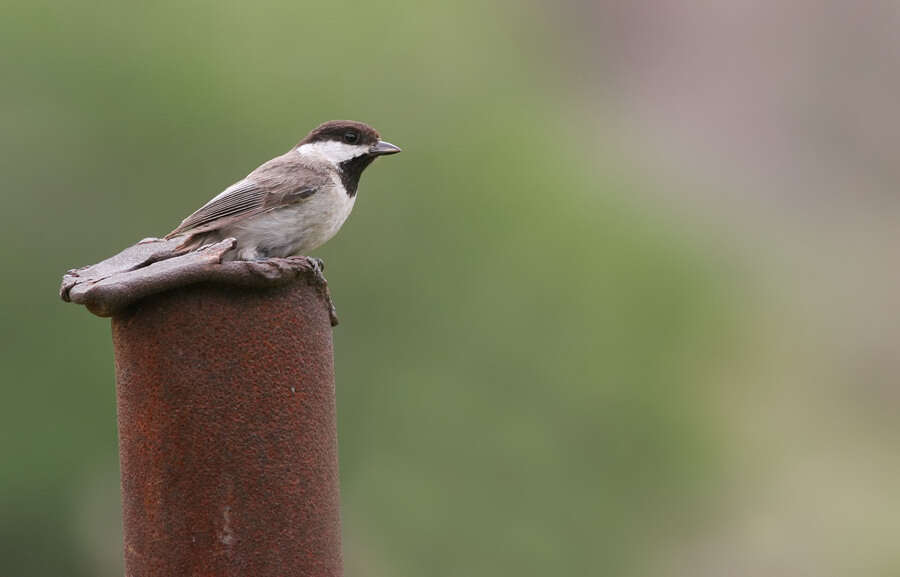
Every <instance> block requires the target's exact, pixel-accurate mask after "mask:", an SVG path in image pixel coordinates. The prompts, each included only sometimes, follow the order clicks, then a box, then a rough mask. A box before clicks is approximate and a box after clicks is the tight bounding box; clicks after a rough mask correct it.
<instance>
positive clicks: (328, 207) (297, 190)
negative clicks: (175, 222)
mask: <svg viewBox="0 0 900 577" xmlns="http://www.w3.org/2000/svg"><path fill="white" fill-rule="evenodd" d="M396 152H400V149H399V148H397V147H396V146H394V145H392V144H390V143H388V142H384V141H382V140H380V138H379V135H378V132H377V131H375V129H373V128H371V127H369V126H367V125H365V124H363V123H360V122H353V121H346V120H342V121H331V122H326V123H324V124H322V125H320V126H319V127H317V128H316V129H315V130H313V131H312V132H310V133H309V134H308V135H307V136H306V137H305V138H304V139H303V140H301V141H300V142H299V143H298V144H297V146H296V147H294V148H292V149H291V150H290V151H288V152H286V153H285V154H282V155H281V156H278V157H276V158H273V159H272V160H270V161H268V162H266V163H264V164H263V165H261V166H260V167H259V168H257V169H256V170H254V171H253V172H251V173H250V174H249V175H247V177H246V178H244V179H243V180H241V181H239V182H236V183H235V184H233V185H231V186H230V187H228V188H227V189H225V190H224V191H223V192H222V193H221V194H219V195H218V196H216V197H215V198H213V199H212V200H211V201H209V202H208V203H206V204H205V205H204V206H203V207H201V208H200V209H199V210H197V211H196V212H194V213H193V214H191V215H190V216H189V217H187V218H186V219H184V221H182V223H181V224H180V225H179V226H178V228H176V229H175V230H173V231H172V232H171V233H169V234H168V235H166V238H167V239H168V238H174V237H178V236H184V237H185V238H184V241H183V242H182V243H181V245H180V246H179V250H183V251H187V250H194V249H196V248H199V247H201V246H204V245H206V244H209V243H212V242H217V241H219V240H222V239H224V238H228V237H234V238H235V239H237V246H236V247H235V249H234V251H233V254H232V255H230V258H232V259H242V260H255V259H259V258H265V257H269V256H289V255H292V254H298V253H301V252H304V251H308V250H312V249H314V248H317V247H318V246H321V245H322V244H324V243H325V242H326V241H328V240H329V239H330V238H331V237H332V236H334V234H335V233H337V231H338V230H339V229H340V227H341V225H343V223H344V221H345V220H346V219H347V217H348V216H349V215H350V211H351V210H352V208H353V205H354V203H355V201H356V191H357V187H358V184H359V178H360V175H361V174H362V172H363V170H365V168H366V167H367V166H368V165H369V164H371V162H372V161H373V160H375V158H377V157H378V156H381V155H386V154H394V153H396Z"/></svg>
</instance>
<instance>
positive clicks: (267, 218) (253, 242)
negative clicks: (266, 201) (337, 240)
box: [222, 181, 356, 260]
mask: <svg viewBox="0 0 900 577" xmlns="http://www.w3.org/2000/svg"><path fill="white" fill-rule="evenodd" d="M338 182H339V181H338ZM355 202H356V196H355V195H354V196H353V197H352V198H351V197H349V196H348V195H347V193H346V192H344V188H343V187H342V186H339V185H337V183H336V185H335V186H328V187H325V188H322V189H321V190H319V191H317V192H316V193H315V194H313V195H312V196H311V197H309V198H308V199H305V200H302V201H300V202H298V203H297V204H294V205H291V206H289V207H285V208H277V209H274V210H271V211H269V212H264V213H262V214H259V215H257V216H254V217H251V218H248V219H246V220H242V221H240V222H237V223H235V224H233V225H231V226H229V227H227V228H224V229H222V233H223V236H226V237H228V236H233V237H235V238H237V240H238V244H237V251H236V252H237V257H238V258H239V259H242V260H252V259H255V258H262V257H269V256H274V257H285V256H290V255H294V254H302V253H306V252H308V251H311V250H313V249H316V248H318V247H320V246H322V245H323V244H325V243H326V242H328V241H329V240H330V239H331V238H332V237H333V236H334V235H335V234H337V231H338V230H340V228H341V226H342V225H343V224H344V222H345V221H346V220H347V217H348V216H350V211H351V210H353V205H354V203H355Z"/></svg>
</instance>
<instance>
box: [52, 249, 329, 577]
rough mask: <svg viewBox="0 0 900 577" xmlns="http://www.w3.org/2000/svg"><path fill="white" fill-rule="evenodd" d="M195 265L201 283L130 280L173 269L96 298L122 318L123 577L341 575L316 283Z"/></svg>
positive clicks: (280, 265)
mask: <svg viewBox="0 0 900 577" xmlns="http://www.w3.org/2000/svg"><path fill="white" fill-rule="evenodd" d="M136 246H137V245H136ZM209 254H215V250H213V251H211V252H208V253H207V255H209ZM114 258H115V257H114ZM177 258H184V257H177ZM188 258H192V259H194V260H190V261H187V262H184V263H183V264H182V265H179V266H186V267H192V266H195V267H197V268H196V270H195V271H194V273H190V274H188V273H186V272H185V271H184V270H180V271H179V270H176V271H175V272H174V273H173V272H172V271H169V272H168V273H164V271H162V270H157V271H156V272H153V271H151V272H152V275H150V276H149V277H143V278H135V277H132V278H128V276H127V275H133V274H136V273H137V274H145V275H146V274H148V273H147V271H149V270H150V269H152V268H153V267H154V266H157V267H158V266H160V265H162V266H167V265H166V263H169V265H168V266H172V263H173V261H176V260H177V259H175V258H173V259H166V260H164V261H160V262H155V263H153V264H147V263H146V262H145V263H143V266H142V267H141V268H139V269H137V270H126V271H122V270H121V267H120V268H119V269H118V271H117V272H114V273H113V276H117V275H118V276H120V278H119V280H118V281H115V282H110V281H108V280H107V281H104V280H99V281H97V280H96V279H97V278H100V277H104V274H97V275H95V276H94V277H92V278H94V280H93V281H91V282H90V283H86V284H92V287H91V290H96V287H97V286H104V285H103V282H107V285H106V286H109V287H112V288H113V289H115V290H112V292H109V293H103V294H104V295H105V296H97V297H96V298H95V300H93V301H90V302H92V303H93V304H94V305H95V306H98V307H100V309H101V311H103V312H107V313H110V311H115V313H114V314H113V313H111V314H113V319H112V329H113V343H114V345H115V356H116V389H117V396H118V419H119V449H120V460H121V469H122V505H123V523H124V538H125V562H126V575H127V576H128V577H160V576H192V577H193V576H197V577H219V576H221V577H225V576H241V577H245V576H246V577H269V576H276V575H277V576H279V577H285V576H288V577H290V576H316V577H329V576H337V575H341V574H342V569H341V554H340V518H339V509H338V508H339V499H338V461H337V435H336V420H335V400H334V372H333V365H332V363H333V360H332V358H333V357H332V334H331V317H330V307H329V305H328V302H327V299H326V297H325V295H324V293H323V292H322V291H321V290H320V286H319V283H317V282H304V281H303V280H302V278H301V277H304V276H307V277H309V276H312V277H315V276H316V275H318V276H321V275H320V274H319V273H318V270H317V269H316V270H315V271H312V270H311V268H313V267H311V265H310V264H309V262H307V260H306V259H273V261H279V262H277V263H276V264H274V265H272V264H271V263H270V264H265V261H264V262H263V263H222V264H217V262H218V261H217V260H216V259H217V257H212V258H211V260H206V261H204V260H203V257H202V255H201V257H200V258H198V257H197V256H196V255H195V256H194V257H188ZM101 264H102V263H101ZM95 266H99V265H95ZM130 266H131V265H129V267H130ZM270 266H272V267H274V269H271V270H270ZM129 267H125V268H129ZM211 267H232V268H229V269H228V270H225V271H224V272H223V271H222V270H219V271H218V273H216V272H215V271H213V270H212V268H211ZM292 267H293V268H292ZM88 268H91V267H88ZM85 270H87V269H82V272H83V271H85ZM140 270H142V271H144V272H143V273H139V272H138V271H140ZM260 270H263V271H268V272H270V273H271V272H272V270H274V271H275V272H274V273H272V275H271V276H272V278H276V279H277V282H259V278H260V277H259V274H262V273H260ZM285 270H287V271H288V272H284V271H285ZM248 271H250V272H248ZM298 271H299V272H298ZM76 272H77V271H76ZM300 273H303V274H300ZM70 274H71V273H70ZM165 274H169V275H172V274H174V275H175V276H176V277H177V279H180V281H179V282H182V281H185V279H188V281H185V282H186V283H187V284H182V285H181V286H177V283H175V284H172V282H173V280H172V278H171V277H169V278H168V280H166V281H164V282H163V281H160V280H159V279H160V278H162V277H160V276H159V275H163V277H164V276H165ZM192 274H194V275H195V276H191V275H192ZM216 274H219V276H218V277H217V276H216ZM122 275H125V276H124V277H122ZM154 275H155V276H154ZM178 275H181V276H178ZM89 277H90V274H87V275H83V276H82V278H89ZM195 277H196V278H195ZM285 277H287V278H288V280H285ZM105 278H106V279H109V278H113V277H112V276H106V277H105ZM123 278H124V280H123ZM154 278H155V279H156V280H155V281H154V280H153V279H154ZM262 278H268V277H266V276H265V274H263V276H262ZM148 279H149V280H148ZM223 279H224V280H223ZM235 279H238V280H237V281H236V280H235ZM248 279H251V280H248ZM253 279H255V280H253ZM298 279H299V280H298ZM76 280H77V279H76ZM70 281H71V279H70ZM211 281H216V282H211ZM219 281H222V282H219ZM289 281H290V282H289ZM153 282H157V285H155V288H156V289H160V290H150V291H149V292H146V294H142V295H141V296H142V298H138V299H135V298H133V297H132V296H129V295H125V296H123V294H124V293H123V292H122V290H121V286H131V287H132V288H133V287H135V286H138V287H141V286H143V287H145V288H146V287H147V286H149V285H152V283H153ZM123 283H124V285H123ZM128 283H132V284H130V285H129V284H128ZM142 283H143V284H142ZM77 284H78V282H75V283H73V284H71V285H70V287H69V288H70V289H71V288H73V287H75V286H76V285H77ZM117 286H118V287H119V288H116V287H117ZM160 287H162V288H160ZM176 287H177V288H176ZM151 288H153V287H151ZM64 289H65V281H64ZM173 289H174V290H173ZM117 290H118V291H119V292H116V291H117ZM89 292H90V291H86V292H85V293H84V294H87V293H89ZM98 294H99V293H98ZM110 295H112V296H110ZM72 300H75V299H74V298H73V299H72ZM88 300H89V299H88ZM82 302H85V301H82ZM111 302H114V303H115V304H114V306H109V303H111ZM123 302H127V304H122V303H123Z"/></svg>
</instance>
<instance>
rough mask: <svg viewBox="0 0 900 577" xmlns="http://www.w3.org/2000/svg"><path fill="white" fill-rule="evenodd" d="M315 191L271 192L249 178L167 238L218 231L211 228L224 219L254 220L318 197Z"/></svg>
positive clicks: (282, 189)
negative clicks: (249, 217) (261, 215)
mask: <svg viewBox="0 0 900 577" xmlns="http://www.w3.org/2000/svg"><path fill="white" fill-rule="evenodd" d="M316 188H317V187H314V186H312V185H305V186H300V187H298V188H295V187H293V186H291V187H289V188H288V189H287V190H285V189H284V188H283V187H275V188H274V189H272V188H267V187H263V186H260V184H259V183H258V182H255V181H253V180H250V179H249V178H246V179H244V180H241V181H239V182H236V183H234V184H232V185H231V186H229V187H228V188H226V189H225V190H224V191H222V192H221V193H220V194H219V195H218V196H216V197H215V198H213V199H212V200H210V201H209V202H207V203H206V204H204V205H203V206H202V207H200V208H199V209H198V210H197V211H196V212H194V213H193V214H192V215H190V216H189V217H187V218H186V219H184V220H183V221H181V224H180V225H178V228H176V229H175V230H173V231H172V232H170V233H169V234H167V235H166V238H171V237H173V236H177V235H179V234H184V233H187V232H191V231H197V232H199V230H198V229H200V228H203V229H205V230H211V229H214V228H216V227H215V226H211V225H214V224H215V223H216V222H217V221H223V222H224V220H225V219H227V220H229V221H232V220H234V218H235V217H246V216H251V215H254V214H258V213H260V212H263V211H264V210H269V209H271V208H277V207H278V206H281V205H286V204H292V203H294V202H297V201H299V200H303V199H306V198H309V197H310V196H312V195H313V194H314V193H315V191H316ZM279 189H280V190H279Z"/></svg>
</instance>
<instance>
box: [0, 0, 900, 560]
mask: <svg viewBox="0 0 900 577" xmlns="http://www.w3.org/2000/svg"><path fill="white" fill-rule="evenodd" d="M764 4H765V3H764ZM729 6H731V8H732V9H735V10H737V13H738V16H734V15H733V14H730V13H726V12H727V10H725V9H724V8H717V7H715V6H709V5H704V6H700V5H698V4H696V3H689V2H683V3H671V5H667V6H666V7H665V8H663V7H662V6H657V5H654V4H652V3H649V4H646V5H643V6H641V5H640V3H637V4H635V5H631V4H628V5H620V4H618V3H612V2H596V3H586V2H582V1H579V0H569V1H563V2H559V3H557V2H554V3H550V2H545V3H542V2H521V3H520V2H511V1H494V2H486V3H485V2H473V1H468V0H466V1H461V2H454V3H422V2H395V3H384V2H371V3H354V2H331V3H301V2H286V1H264V2H258V3H244V2H233V1H224V2H221V1H220V2H154V3H120V2H79V3H73V2H44V1H37V2H27V3H25V2H13V3H9V2H4V3H3V17H2V19H0V67H2V68H0V72H2V74H0V78H2V90H0V133H2V141H0V168H2V174H3V177H4V186H3V187H2V192H0V195H2V202H3V210H2V213H0V214H2V222H3V227H2V235H3V237H2V243H0V255H2V258H3V262H4V270H5V272H4V274H3V280H4V282H3V283H2V284H0V296H2V299H0V302H2V303H3V304H2V309H0V315H2V316H0V323H2V332H0V339H2V341H0V344H2V348H0V355H2V356H0V360H2V369H0V370H2V373H0V375H2V395H3V396H2V399H3V400H2V403H0V423H2V424H0V456H2V460H0V573H2V574H3V575H9V576H45V575H46V576H57V575H69V576H74V577H77V576H82V575H83V576H88V575H90V576H114V575H121V574H122V564H121V551H120V549H121V536H120V527H119V522H120V521H119V509H118V508H119V495H118V471H117V449H116V423H115V398H114V376H113V359H112V347H111V343H110V335H109V323H108V322H107V321H105V320H101V319H97V318H95V317H92V316H91V315H89V314H88V313H87V312H86V311H85V310H83V309H81V308H80V307H75V306H72V305H66V304H64V303H62V302H61V301H59V299H58V298H57V297H56V290H57V286H58V283H59V280H60V277H61V274H62V273H63V272H64V271H65V270H66V269H68V268H71V267H75V266H82V265H86V264H89V263H93V262H96V261H98V260H100V259H102V258H104V257H106V256H108V255H110V254H112V253H114V252H116V251H118V250H120V249H121V248H123V247H125V246H128V245H130V244H132V243H133V242H135V241H137V240H138V239H140V238H142V237H145V236H159V235H162V234H165V233H166V232H168V231H169V230H171V229H172V228H173V227H174V226H175V225H177V224H178V223H179V222H180V220H181V219H182V218H183V217H184V216H185V215H187V214H189V213H190V212H192V211H193V210H194V209H196V208H197V207H199V206H200V205H201V204H203V203H204V202H206V200H207V199H209V198H210V197H212V196H213V195H215V194H217V193H218V192H219V191H221V190H222V189H223V188H224V187H226V186H227V185H229V184H230V183H232V182H234V181H236V180H238V179H240V178H241V177H243V176H244V175H245V174H246V173H248V172H249V171H251V170H252V169H253V168H255V167H256V166H257V165H258V164H260V163H261V162H263V161H264V160H267V159H269V158H271V157H273V156H275V155H277V154H280V153H282V152H284V151H285V150H287V149H288V148H289V147H290V146H292V145H293V144H295V143H296V141H298V140H299V139H300V138H301V137H302V136H303V135H304V134H305V133H306V132H307V131H308V130H309V129H311V128H312V127H314V126H315V125H317V124H318V123H320V122H322V121H324V120H328V119H333V118H351V119H356V120H362V121H365V122H368V123H370V124H372V125H373V126H375V127H376V128H378V129H379V130H380V131H381V133H382V135H383V137H384V138H385V139H387V140H389V141H391V142H394V143H396V144H398V145H400V146H401V147H403V149H404V152H403V154H401V155H399V156H396V157H391V158H390V159H388V160H382V161H380V162H378V163H376V164H375V165H374V166H373V167H372V168H370V169H369V170H368V171H367V172H366V174H365V176H364V177H363V180H362V185H361V188H360V196H359V201H358V203H357V205H356V209H355V211H354V214H353V216H352V218H351V219H350V220H349V222H348V223H347V225H346V226H345V227H344V229H343V230H342V232H341V233H340V234H339V235H338V237H337V238H335V239H334V240H332V241H331V242H330V243H329V244H328V245H327V246H325V247H323V248H322V249H321V250H320V251H318V252H317V253H316V256H319V257H322V258H324V259H325V261H326V262H327V264H328V269H327V274H328V279H329V281H330V285H331V290H332V293H333V295H334V297H335V300H336V303H337V307H338V312H339V314H340V317H341V321H342V322H341V325H340V326H338V327H337V328H336V329H335V347H336V352H335V355H336V373H337V386H338V413H339V431H340V452H341V483H342V501H343V515H344V535H345V538H344V541H345V542H344V551H345V558H346V566H347V569H346V572H347V574H348V575H359V576H371V577H380V576H389V575H390V576H394V575H428V576H435V577H450V576H469V577H474V576H481V575H484V576H488V575H520V576H526V575H535V576H536V575H692V576H696V575H711V576H712V575H722V574H729V575H758V574H767V575H797V574H804V575H848V574H853V575H889V574H893V575H896V574H900V554H898V552H897V551H898V549H897V547H896V541H897V536H898V535H900V524H898V521H897V519H898V518H900V515H898V513H900V506H898V502H900V499H898V498H897V496H898V493H897V489H896V487H897V486H898V481H900V474H898V470H900V466H898V460H897V455H898V452H897V448H898V445H900V443H898V442H897V441H898V440H900V426H898V424H897V420H896V414H897V409H896V407H897V405H898V402H900V393H898V388H897V379H896V375H897V374H898V373H897V369H898V368H900V367H898V358H900V356H898V355H897V354H896V353H897V343H898V342H900V332H898V326H900V323H897V322H896V321H897V316H898V315H897V310H898V308H897V305H898V299H897V296H896V295H897V294H900V291H896V290H895V289H896V288H897V286H898V283H897V280H898V279H897V275H896V273H895V272H894V270H895V269H896V266H895V264H894V263H895V261H896V247H897V241H898V235H897V227H896V217H897V216H898V214H900V209H898V203H897V198H896V184H897V183H898V182H900V177H898V174H897V172H896V169H895V168H894V166H895V164H896V163H895V162H893V159H892V157H893V156H894V155H893V154H892V153H893V151H895V150H896V149H897V148H894V147H892V146H891V145H892V144H894V143H895V141H896V139H897V134H898V133H900V131H894V130H893V129H892V127H897V124H898V123H897V113H896V111H895V110H894V109H893V108H894V107H892V106H891V105H890V104H891V103H892V102H896V99H895V97H896V96H900V87H898V84H897V81H896V80H891V79H888V80H885V75H884V74H881V73H877V72H876V71H877V70H878V69H881V68H882V67H883V66H887V67H889V68H891V67H892V68H894V69H895V68H896V60H891V58H890V54H896V48H897V41H896V38H895V35H894V34H892V33H891V30H895V29H896V27H894V26H892V25H891V24H890V23H891V22H894V20H892V18H895V16H896V14H894V13H893V12H892V11H889V10H888V11H879V10H878V9H876V8H873V7H869V8H867V9H861V10H856V9H854V12H853V15H854V19H853V20H852V21H848V20H847V18H845V16H846V14H845V13H844V12H843V11H842V10H841V9H840V8H839V7H838V6H837V4H836V3H831V4H829V5H828V6H826V5H825V4H824V3H823V4H822V6H820V7H818V8H816V9H814V10H813V11H812V12H810V11H808V10H801V9H799V8H791V7H779V6H778V5H777V4H773V5H771V6H758V5H756V4H755V3H752V2H749V1H740V2H735V3H732V4H729ZM810 15H811V16H812V18H808V17H809V16H810ZM810 22H811V24H810ZM799 32H802V34H800V33H799ZM879 35H880V36H879ZM836 37H838V38H841V39H842V40H841V41H840V42H838V44H839V45H840V46H841V47H843V48H845V49H846V50H841V49H840V48H834V47H833V46H834V41H833V39H834V38H836ZM871 38H882V39H883V42H882V43H878V42H855V41H854V39H859V40H862V39H867V40H868V39H871ZM885 46H887V47H888V48H889V50H885ZM837 52H839V53H840V56H841V57H840V58H834V57H833V56H834V55H835V53H837ZM870 72H871V73H870ZM848 75H849V77H850V78H851V80H850V81H849V83H848V81H847V80H846V79H847V78H848ZM887 76H889V77H890V76H891V75H889V74H888V75H887ZM848 84H849V85H850V86H852V87H853V88H852V89H851V88H848ZM886 95H887V96H886ZM851 143H852V144H851ZM867 150H868V151H870V152H871V154H870V153H867V152H866V151H867Z"/></svg>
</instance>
